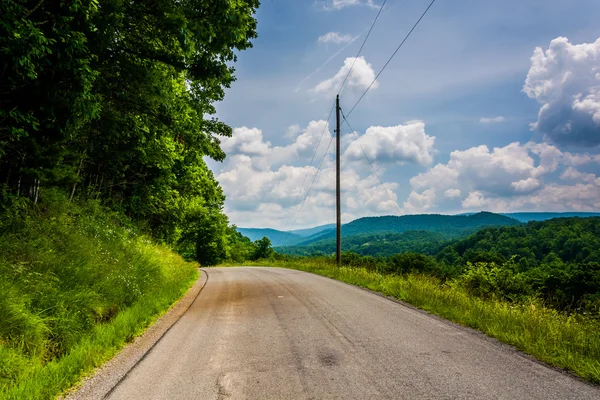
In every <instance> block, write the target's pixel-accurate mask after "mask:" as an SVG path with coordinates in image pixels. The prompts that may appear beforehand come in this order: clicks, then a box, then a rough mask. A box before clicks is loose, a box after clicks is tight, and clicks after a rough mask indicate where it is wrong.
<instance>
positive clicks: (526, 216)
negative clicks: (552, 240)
mask: <svg viewBox="0 0 600 400" xmlns="http://www.w3.org/2000/svg"><path fill="white" fill-rule="evenodd" d="M501 215H504V216H507V217H510V218H514V219H516V220H517V221H520V222H529V221H547V220H549V219H553V218H571V217H579V218H589V217H600V213H594V212H517V213H506V214H501Z"/></svg>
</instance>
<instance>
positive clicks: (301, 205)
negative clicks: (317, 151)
mask: <svg viewBox="0 0 600 400" xmlns="http://www.w3.org/2000/svg"><path fill="white" fill-rule="evenodd" d="M334 138H335V136H331V139H330V140H329V144H328V145H327V149H325V153H324V154H323V157H322V158H321V162H320V163H319V166H318V167H317V172H316V173H315V176H313V179H312V181H311V183H310V185H309V186H308V190H307V191H306V195H305V196H304V199H303V200H302V203H301V204H300V208H299V209H298V212H297V213H296V217H295V218H294V222H293V223H292V225H291V227H290V228H293V227H294V225H296V221H298V217H299V216H300V212H302V208H303V207H304V203H305V202H306V199H307V198H308V196H309V195H310V190H311V189H312V186H313V184H314V183H315V180H316V179H317V175H319V172H320V171H321V167H322V166H323V162H324V161H325V158H327V153H328V152H329V148H330V147H331V143H333V139H334ZM287 233H288V235H287V236H286V238H285V240H284V244H283V245H282V247H283V246H285V245H287V243H288V240H289V237H290V236H291V233H292V232H291V229H290V230H288V231H287Z"/></svg>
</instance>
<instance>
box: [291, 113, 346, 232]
mask: <svg viewBox="0 0 600 400" xmlns="http://www.w3.org/2000/svg"><path fill="white" fill-rule="evenodd" d="M334 109H335V102H334V103H333V105H332V106H331V110H329V115H328V116H327V120H326V121H325V125H324V126H323V130H322V131H321V135H320V137H319V141H318V142H317V145H316V146H315V151H314V152H313V155H312V158H311V159H310V163H309V164H308V166H309V167H311V166H312V164H313V161H314V160H315V157H316V155H317V151H318V150H319V146H320V145H321V141H322V140H323V136H324V135H325V131H326V130H327V127H328V126H329V120H330V119H331V116H332V115H333V110H334ZM329 146H331V142H330V143H329ZM329 146H328V147H327V150H326V151H325V154H327V151H328V150H329ZM309 172H310V170H309V169H307V170H306V174H304V179H303V180H302V185H301V186H300V191H299V192H298V195H297V196H296V199H295V200H294V205H293V206H292V210H293V209H294V208H295V207H296V206H297V205H298V200H299V199H300V195H301V194H302V192H303V190H304V184H305V183H306V178H307V177H308V174H309ZM317 173H318V172H317ZM292 215H293V214H290V216H289V218H287V219H286V222H285V225H284V226H285V228H284V230H285V231H288V229H287V227H288V225H289V222H290V219H291V216H292ZM296 218H298V217H296ZM290 236H291V232H289V231H288V235H287V236H286V238H285V240H284V242H285V243H287V241H288V238H289V237H290Z"/></svg>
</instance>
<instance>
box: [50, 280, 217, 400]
mask: <svg viewBox="0 0 600 400" xmlns="http://www.w3.org/2000/svg"><path fill="white" fill-rule="evenodd" d="M199 271H200V276H199V277H198V279H197V280H196V282H195V283H194V285H192V287H191V288H190V289H188V291H187V292H186V293H185V294H184V295H183V297H181V298H180V299H179V300H178V301H177V302H176V303H174V304H173V306H171V308H170V309H169V310H168V311H167V312H166V313H164V314H163V315H162V316H161V317H160V318H158V319H157V320H156V321H155V322H154V323H153V324H152V325H150V326H149V327H148V328H147V329H146V331H144V333H143V334H141V335H140V336H138V337H137V338H135V340H134V341H133V342H131V343H129V344H127V345H126V346H125V347H123V348H122V349H121V350H120V351H119V352H118V353H117V355H115V356H114V357H113V358H112V359H110V360H109V361H107V362H106V363H104V364H103V365H101V366H100V367H98V368H96V370H94V372H92V373H91V374H90V375H89V376H87V377H86V378H84V379H83V380H82V381H81V382H80V383H79V384H78V385H76V386H74V387H73V388H71V389H70V390H69V391H68V392H67V393H66V394H63V395H62V396H60V397H59V398H60V399H63V400H91V399H104V398H106V397H107V396H108V395H110V393H111V392H112V391H113V390H114V389H115V388H116V387H117V386H119V384H120V383H121V382H122V381H123V380H124V379H125V378H126V377H127V375H128V374H129V372H130V371H131V370H133V369H134V368H135V367H136V365H138V364H139V363H140V362H141V361H142V360H143V359H144V358H145V357H146V355H148V354H149V353H150V352H151V351H152V349H153V348H154V346H156V344H157V343H158V342H160V340H161V339H162V338H163V337H164V336H165V335H166V334H167V332H168V331H169V330H170V329H171V328H172V327H173V326H175V324H176V323H177V322H178V321H179V320H180V319H181V317H182V316H183V315H184V314H185V313H186V312H187V310H188V309H189V308H190V307H191V305H192V304H193V303H194V302H195V301H196V300H197V299H198V296H199V295H200V293H201V292H202V289H204V287H205V286H206V283H207V282H208V273H207V272H206V271H205V270H203V269H200V270H199Z"/></svg>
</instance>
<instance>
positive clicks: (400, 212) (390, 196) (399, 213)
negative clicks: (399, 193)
mask: <svg viewBox="0 0 600 400" xmlns="http://www.w3.org/2000/svg"><path fill="white" fill-rule="evenodd" d="M342 117H343V119H344V122H345V123H346V125H348V128H350V130H351V131H352V134H353V135H354V137H355V138H356V141H355V142H356V143H358V146H359V147H360V149H361V150H362V152H363V154H364V155H365V158H366V159H367V161H368V162H369V165H370V166H371V169H372V170H373V172H374V173H375V176H376V177H377V179H378V180H379V183H380V184H381V186H382V187H383V189H384V190H385V192H386V193H387V195H388V197H389V198H390V200H391V202H392V203H393V204H394V206H395V207H396V210H398V215H402V211H401V210H400V207H399V206H398V203H396V201H395V200H394V199H393V198H392V194H391V193H390V192H389V191H388V188H387V187H385V185H384V184H383V181H382V180H381V177H380V176H379V173H378V172H377V170H376V169H375V167H374V166H373V163H372V162H371V159H370V158H369V156H368V155H367V152H366V151H365V148H364V147H363V146H362V144H360V140H359V138H358V135H357V134H356V132H355V131H354V129H352V127H351V126H350V122H348V119H347V118H346V116H345V115H344V111H342Z"/></svg>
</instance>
